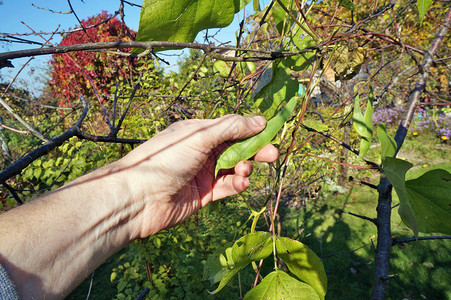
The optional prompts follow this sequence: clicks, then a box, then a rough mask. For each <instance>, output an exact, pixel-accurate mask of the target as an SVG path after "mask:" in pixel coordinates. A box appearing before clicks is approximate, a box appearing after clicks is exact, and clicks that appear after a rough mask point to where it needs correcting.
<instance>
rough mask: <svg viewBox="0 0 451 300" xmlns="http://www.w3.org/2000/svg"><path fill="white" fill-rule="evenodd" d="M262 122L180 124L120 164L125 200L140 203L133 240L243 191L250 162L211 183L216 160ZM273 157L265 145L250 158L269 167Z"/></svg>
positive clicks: (229, 119) (235, 117) (242, 119)
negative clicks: (141, 208) (122, 171)
mask: <svg viewBox="0 0 451 300" xmlns="http://www.w3.org/2000/svg"><path fill="white" fill-rule="evenodd" d="M265 123H266V122H265V120H264V118H262V117H243V116H238V115H228V116H225V117H222V118H219V119H214V120H186V121H181V122H177V123H175V124H173V125H171V126H169V127H168V128H167V129H166V130H164V131H162V132H160V133H159V134H157V135H156V136H154V137H153V138H152V139H150V140H149V141H147V142H146V143H144V144H143V145H141V146H139V147H138V148H136V149H135V150H133V151H132V152H130V153H129V154H128V155H127V156H126V157H124V158H123V159H121V160H120V161H119V162H118V163H119V164H120V166H121V169H122V170H124V174H123V178H124V179H125V180H126V182H127V185H128V190H129V191H130V193H131V194H132V197H131V199H132V200H131V201H132V202H133V203H137V204H138V205H142V204H143V203H144V209H143V210H142V212H141V213H140V215H139V216H137V217H139V218H140V222H138V224H141V225H140V227H141V228H139V229H138V233H137V234H138V237H146V236H149V235H151V234H153V233H156V232H158V231H160V230H163V229H165V228H169V227H172V226H175V225H177V224H179V223H181V222H183V221H184V220H186V219H187V218H188V217H189V216H191V215H192V214H193V213H195V212H196V211H198V210H199V209H201V208H202V207H205V206H206V205H207V204H208V203H210V202H211V201H214V200H218V199H221V198H224V197H227V196H231V195H235V194H238V193H241V192H243V191H244V190H246V188H247V187H248V186H249V179H248V178H247V177H248V176H249V175H250V174H251V173H252V168H253V166H252V163H251V162H250V161H241V162H240V163H238V164H237V165H236V166H235V168H234V169H233V170H222V171H221V172H220V173H219V174H218V177H217V178H215V177H214V171H215V164H216V159H217V157H218V156H219V154H220V153H221V152H222V151H223V150H224V149H225V148H226V147H227V146H228V145H230V144H231V142H232V141H235V140H240V139H243V138H246V137H250V136H253V135H255V134H257V133H258V132H260V131H261V130H263V129H264V127H265ZM277 157H278V151H277V149H276V148H275V147H274V146H272V145H267V146H265V147H264V148H263V149H262V150H260V151H259V152H258V153H257V154H256V155H255V157H254V159H255V160H256V161H260V162H273V161H275V160H276V159H277Z"/></svg>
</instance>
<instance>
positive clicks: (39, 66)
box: [0, 0, 270, 89]
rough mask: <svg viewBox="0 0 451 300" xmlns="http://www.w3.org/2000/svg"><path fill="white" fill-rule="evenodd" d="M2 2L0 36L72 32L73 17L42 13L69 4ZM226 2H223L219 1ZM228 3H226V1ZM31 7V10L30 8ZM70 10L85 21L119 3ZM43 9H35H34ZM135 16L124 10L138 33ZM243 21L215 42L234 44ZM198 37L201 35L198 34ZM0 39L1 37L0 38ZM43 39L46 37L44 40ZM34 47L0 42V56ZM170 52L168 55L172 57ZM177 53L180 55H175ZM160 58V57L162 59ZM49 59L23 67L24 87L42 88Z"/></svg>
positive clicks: (75, 0)
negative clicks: (42, 79) (70, 30)
mask: <svg viewBox="0 0 451 300" xmlns="http://www.w3.org/2000/svg"><path fill="white" fill-rule="evenodd" d="M0 1H1V2H3V4H2V5H0V20H1V22H0V33H30V32H31V30H30V29H29V28H27V26H25V25H24V24H23V23H21V22H24V23H25V24H26V25H28V26H29V27H30V28H32V29H33V30H35V31H43V32H52V31H54V30H56V29H57V28H58V26H60V27H59V28H60V30H61V29H62V30H67V29H70V28H74V27H75V26H76V25H77V24H78V22H77V20H76V18H75V16H74V15H73V14H58V13H52V12H50V11H48V10H45V9H51V10H54V11H62V12H67V11H69V10H70V7H69V4H68V2H67V1H63V0H31V1H30V0H0ZM223 1H227V0H223ZM229 1H230V0H229ZM131 2H134V3H137V4H142V1H136V0H131ZM269 2H270V0H264V1H260V3H261V4H260V5H261V6H262V7H264V6H265V4H268V3H269ZM33 4H34V5H35V6H33ZM71 4H72V7H73V9H74V11H75V12H76V13H77V15H78V17H79V18H80V19H86V18H88V17H90V16H93V15H96V14H98V13H100V12H101V11H102V10H106V11H108V12H110V13H113V12H114V11H116V10H118V8H119V4H120V1H117V0H116V1H114V0H110V1H106V0H104V1H100V0H84V1H83V2H82V1H81V0H72V1H71ZM36 6H38V7H41V8H45V9H39V8H37V7H36ZM252 12H253V11H252V1H251V3H250V5H248V6H247V7H246V16H248V15H250V14H251V13H252ZM139 13H140V9H139V8H137V7H130V6H127V5H126V7H125V21H126V24H127V25H128V26H129V27H130V28H132V29H134V30H138V26H139ZM242 18H243V11H241V12H240V13H239V14H237V15H236V16H235V20H234V21H233V23H232V24H231V25H230V26H229V27H227V28H224V29H222V30H221V31H220V33H219V34H218V35H217V36H216V38H217V39H218V40H220V41H221V42H225V41H232V42H233V41H234V40H235V32H236V30H237V29H238V23H239V20H241V19H242ZM199 35H200V36H202V33H200V34H199ZM0 37H1V35H0ZM46 37H47V38H48V37H49V36H46ZM27 38H30V39H33V40H35V41H38V42H42V41H43V40H42V39H41V38H39V37H31V36H30V37H27ZM197 40H198V42H202V39H201V38H198V39H197ZM59 41H60V37H59V36H55V38H54V39H53V40H52V43H55V44H57V43H58V42H59ZM34 47H38V46H29V45H25V44H7V43H4V42H0V52H6V51H14V50H21V49H27V48H34ZM173 53H174V52H171V54H173ZM177 53H181V52H180V51H178V52H177ZM185 53H186V52H185ZM163 57H164V56H163ZM49 59H50V56H46V57H39V58H35V59H34V60H33V62H32V63H31V64H30V66H29V67H27V68H26V69H25V70H24V71H22V73H23V74H21V79H22V80H24V81H25V83H24V84H26V85H33V86H36V89H38V88H39V86H42V84H40V83H39V80H37V79H36V78H35V77H36V74H38V77H40V78H42V76H41V75H39V74H42V73H43V72H45V68H46V62H47V61H48V60H49ZM164 59H165V60H167V61H169V62H170V63H171V64H173V63H176V62H177V60H178V59H179V58H178V57H177V56H176V57H174V56H168V57H164ZM26 61H27V59H16V60H13V64H14V66H15V68H14V69H7V68H3V69H1V70H0V78H2V79H3V81H4V82H5V81H6V82H7V81H9V80H11V78H12V77H13V76H14V75H15V74H16V73H17V71H18V69H19V68H20V67H21V66H22V65H23V64H24V63H25V62H26Z"/></svg>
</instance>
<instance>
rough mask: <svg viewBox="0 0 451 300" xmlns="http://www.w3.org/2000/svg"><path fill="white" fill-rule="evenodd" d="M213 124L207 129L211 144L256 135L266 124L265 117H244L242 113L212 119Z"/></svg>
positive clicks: (216, 144)
mask: <svg viewBox="0 0 451 300" xmlns="http://www.w3.org/2000/svg"><path fill="white" fill-rule="evenodd" d="M211 121H212V122H214V124H213V125H211V126H209V127H208V129H207V136H208V137H211V138H212V140H210V142H211V146H212V147H213V148H215V147H217V146H218V145H220V144H222V143H224V142H227V141H233V140H241V139H244V138H247V137H251V136H253V135H256V134H257V133H259V132H260V131H262V130H263V129H264V128H265V126H266V120H265V118H264V117H261V116H256V117H243V116H240V115H227V116H224V117H221V118H219V119H215V120H211Z"/></svg>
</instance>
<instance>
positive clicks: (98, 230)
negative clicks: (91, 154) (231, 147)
mask: <svg viewBox="0 0 451 300" xmlns="http://www.w3.org/2000/svg"><path fill="white" fill-rule="evenodd" d="M264 127H265V121H264V119H263V118H261V117H253V118H251V117H242V116H237V115H229V116H226V117H223V118H219V119H215V120H188V121H182V122H177V123H175V124H173V125H171V126H169V127H168V128H167V129H166V130H164V131H162V132H160V133H159V134H157V135H156V136H154V137H153V138H152V139H150V140H149V141H147V142H146V143H144V144H142V145H141V146H139V147H137V148H136V149H135V150H133V151H131V152H130V153H129V154H128V155H127V156H125V157H124V158H122V159H120V160H118V161H117V162H115V163H112V164H110V165H107V166H105V167H102V168H100V169H98V170H96V171H94V172H92V173H89V174H87V175H85V176H83V177H81V178H79V179H77V180H75V181H73V182H71V183H69V184H67V185H65V186H63V187H62V188H60V189H58V190H56V191H55V192H52V193H50V194H47V195H44V196H42V197H40V198H38V199H36V200H34V201H31V202H29V203H27V204H25V205H22V206H20V207H18V208H15V209H13V210H10V211H8V212H7V213H4V214H1V215H0V263H1V264H2V265H3V266H4V267H5V268H6V270H7V271H8V274H9V276H10V277H11V279H12V280H13V281H14V282H15V284H16V286H17V289H18V292H19V295H20V296H21V298H23V299H44V298H45V299H61V298H63V297H65V296H67V295H68V293H70V291H72V290H73V289H74V288H75V287H77V286H78V285H79V284H80V283H81V281H83V279H84V278H86V277H87V276H88V275H89V274H90V273H91V272H92V271H93V270H94V269H95V268H96V267H98V266H99V265H100V264H101V263H102V262H104V261H105V260H106V259H107V258H108V257H110V256H111V255H113V254H114V253H116V252H117V251H119V250H120V249H122V248H123V247H125V246H126V245H127V244H128V243H130V242H131V241H133V240H135V239H137V238H143V237H147V236H149V235H152V234H154V233H157V232H159V231H161V230H164V229H166V228H170V227H172V226H175V225H177V224H179V223H181V222H183V221H184V220H186V219H187V218H188V217H189V216H191V215H192V214H193V213H195V212H196V211H198V210H199V209H201V208H203V207H205V206H206V205H207V204H208V203H210V202H211V201H215V200H218V199H222V198H224V197H227V196H232V195H235V194H238V193H240V192H243V191H244V190H246V188H247V187H248V186H249V179H248V177H249V176H250V174H251V173H252V163H251V162H250V161H241V162H240V163H238V164H237V165H236V166H235V168H234V169H232V170H225V171H223V172H220V173H219V174H218V178H216V179H215V178H214V169H215V162H216V157H217V156H218V155H219V154H220V152H221V151H222V150H223V149H224V148H225V147H226V146H227V143H230V142H231V141H234V140H239V139H243V138H246V137H249V136H252V135H255V134H257V133H258V132H260V131H261V130H263V128H264ZM277 156H278V152H277V150H276V149H275V148H274V147H273V146H271V145H267V146H265V147H264V148H263V149H262V150H261V151H260V152H259V153H257V154H256V155H255V157H254V159H255V160H256V161H260V162H273V161H275V160H276V159H277Z"/></svg>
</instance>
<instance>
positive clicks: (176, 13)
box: [136, 0, 250, 51]
mask: <svg viewBox="0 0 451 300" xmlns="http://www.w3.org/2000/svg"><path fill="white" fill-rule="evenodd" d="M249 2H250V0H227V1H215V0H194V1H192V0H183V1H181V0H170V1H156V0H145V1H144V2H143V5H142V8H141V17H140V19H139V29H138V34H137V37H136V39H137V40H138V41H179V42H192V41H194V39H195V37H196V35H197V33H198V32H199V31H201V30H203V29H207V28H221V27H226V26H228V25H229V24H230V23H231V22H232V21H233V17H234V15H235V13H237V12H239V11H240V10H241V8H243V7H244V6H245V5H246V4H247V3H249ZM165 49H169V48H165ZM158 50H163V49H156V51H158Z"/></svg>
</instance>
